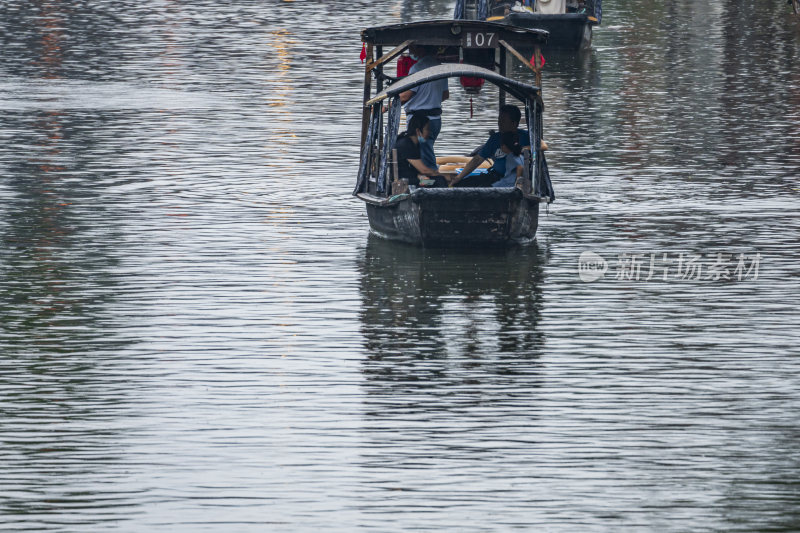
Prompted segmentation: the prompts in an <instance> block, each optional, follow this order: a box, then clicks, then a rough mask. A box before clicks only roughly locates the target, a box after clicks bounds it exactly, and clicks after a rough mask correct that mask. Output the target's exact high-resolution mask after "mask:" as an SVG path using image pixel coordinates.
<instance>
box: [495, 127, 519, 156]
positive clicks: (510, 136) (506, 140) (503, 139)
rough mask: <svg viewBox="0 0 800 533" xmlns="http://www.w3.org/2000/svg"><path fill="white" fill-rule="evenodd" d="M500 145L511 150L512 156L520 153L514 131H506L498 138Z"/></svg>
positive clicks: (516, 135)
mask: <svg viewBox="0 0 800 533" xmlns="http://www.w3.org/2000/svg"><path fill="white" fill-rule="evenodd" d="M500 144H502V145H504V146H505V147H507V148H508V149H509V150H511V153H512V154H514V155H519V154H521V153H522V146H520V145H519V134H517V132H516V131H507V132H505V133H504V134H502V135H501V136H500Z"/></svg>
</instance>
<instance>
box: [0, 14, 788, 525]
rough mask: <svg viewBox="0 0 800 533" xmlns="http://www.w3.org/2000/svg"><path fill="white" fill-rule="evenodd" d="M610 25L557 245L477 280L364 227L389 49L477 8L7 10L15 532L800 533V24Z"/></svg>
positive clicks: (2, 502) (552, 240)
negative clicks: (590, 259)
mask: <svg viewBox="0 0 800 533" xmlns="http://www.w3.org/2000/svg"><path fill="white" fill-rule="evenodd" d="M607 4H609V5H607V6H605V8H606V10H605V19H604V24H603V27H602V28H601V29H600V30H599V31H598V32H597V33H596V36H595V41H594V48H593V50H592V51H591V52H590V53H587V54H583V55H580V56H577V57H576V56H573V55H568V54H558V53H554V52H553V53H551V52H548V53H547V67H546V74H545V78H544V84H543V85H544V94H545V97H546V100H545V101H546V104H547V109H546V125H545V128H546V138H547V140H548V141H549V143H550V145H551V151H550V153H549V154H548V160H549V163H550V166H551V171H552V174H553V177H554V182H555V187H556V192H557V194H558V196H559V198H558V201H557V202H556V203H555V204H553V205H552V206H551V207H550V209H549V213H548V214H546V215H545V214H543V215H542V220H541V230H540V236H539V241H538V243H537V244H536V245H534V246H531V247H528V248H525V249H520V250H511V251H507V252H492V253H476V252H440V251H435V250H417V249H411V248H407V247H404V246H397V245H394V244H390V243H385V242H381V241H379V240H377V239H374V238H372V237H368V235H367V220H366V216H365V213H364V211H363V206H361V205H360V204H359V203H358V202H355V201H354V200H352V199H351V197H350V196H349V192H350V190H351V189H352V185H353V180H354V174H355V168H356V159H357V156H356V153H355V152H354V151H353V147H354V146H356V145H357V142H358V128H359V124H360V117H359V115H358V102H359V101H360V98H361V81H362V74H361V70H360V69H361V68H362V67H361V65H360V63H359V61H358V54H359V51H360V49H361V43H360V40H359V36H358V32H359V30H360V29H361V28H362V27H365V26H367V25H373V24H380V23H389V22H395V21H400V20H410V19H415V20H417V19H424V18H434V17H436V18H438V17H442V16H447V15H448V14H449V13H451V10H452V5H450V3H448V2H443V1H440V0H436V1H433V2H417V1H407V2H395V3H391V2H387V3H384V4H375V3H374V2H363V1H355V2H328V3H325V4H321V5H313V6H312V5H310V4H308V3H307V2H290V1H277V0H268V1H262V2H251V1H230V2H207V1H202V2H191V3H190V4H187V3H179V2H139V3H136V2H129V1H125V2H115V3H111V2H86V1H74V2H64V1H58V0H49V1H48V0H34V1H31V2H16V3H10V2H6V3H0V74H2V75H1V76H0V178H1V179H0V198H2V202H0V311H2V327H0V529H3V530H10V531H99V530H123V531H143V530H148V531H264V530H276V531H306V530H312V529H320V528H325V529H327V530H331V529H332V530H340V531H354V530H365V531H411V530H420V531H429V530H440V531H498V530H501V531H503V530H511V529H518V530H533V529H537V530H539V529H540V530H543V531H618V530H619V529H622V528H624V529H626V530H631V531H676V532H677V531H726V532H727V531H742V532H745V531H747V532H751V531H787V532H788V531H796V530H798V529H800V514H799V513H798V509H799V508H800V505H798V503H800V499H799V496H798V494H800V487H799V486H798V481H797V472H798V469H799V468H798V467H800V464H798V460H797V457H798V456H800V455H799V454H798V444H797V443H798V442H800V434H798V430H797V427H798V415H797V413H798V412H800V409H798V408H800V394H798V390H800V378H798V376H800V368H799V367H800V362H798V361H800V359H798V355H800V352H798V349H797V346H798V341H799V340H800V334H798V333H797V332H798V331H800V328H799V327H798V326H800V324H799V323H798V318H797V309H798V307H800V268H799V267H798V264H799V263H800V261H799V260H800V254H798V250H797V243H798V240H800V222H798V221H800V212H799V211H798V207H797V205H798V203H797V195H798V189H799V187H800V185H798V175H800V96H799V95H800V68H799V67H798V65H800V62H798V58H799V57H800V23H799V22H798V20H797V19H796V18H794V17H792V16H790V15H789V14H788V12H789V7H788V6H786V5H783V4H782V3H781V2H774V3H768V2H755V3H754V2H744V1H742V0H726V1H724V2H716V3H708V2H695V1H691V0H680V1H677V2H671V3H653V2H643V1H641V0H621V1H618V2H613V3H608V2H607ZM517 75H519V76H520V77H525V76H528V74H527V73H526V72H523V71H519V72H517ZM451 90H452V92H453V99H452V100H451V101H449V102H447V103H446V105H445V117H446V120H445V124H444V131H443V134H442V137H441V138H440V140H439V141H438V142H437V146H438V147H439V150H440V151H441V152H451V153H460V152H464V151H466V150H468V149H471V148H472V147H473V146H474V145H476V144H477V143H479V142H480V141H481V139H482V137H484V135H485V132H486V130H488V129H489V128H491V127H492V126H493V121H494V117H493V113H494V112H493V109H494V108H493V105H494V104H493V103H492V102H493V98H494V96H495V95H494V93H493V92H492V91H491V90H487V91H485V92H484V94H482V95H479V96H477V97H475V98H474V102H473V104H474V109H475V118H473V119H470V118H469V109H470V103H469V101H468V100H467V99H466V98H465V97H464V95H463V94H462V92H461V90H460V89H459V88H457V87H456V86H455V85H451ZM585 251H594V252H596V253H598V254H600V255H601V256H602V257H603V258H604V259H606V260H607V261H608V264H609V271H608V272H607V273H606V275H605V277H604V278H603V279H601V280H598V281H595V282H591V283H583V282H581V281H580V279H579V278H578V275H577V271H576V269H577V263H578V258H579V256H580V255H581V253H583V252H585ZM756 253H758V254H760V257H761V259H760V265H759V271H758V276H757V279H756V277H755V276H754V275H753V274H752V273H751V274H750V275H749V276H745V279H742V280H738V279H736V275H735V274H733V269H734V268H735V266H736V258H737V257H738V256H739V254H745V255H746V256H747V257H748V258H752V257H753V256H754V255H755V254H756ZM621 254H638V255H639V256H640V259H641V260H642V261H643V262H644V264H643V266H642V269H643V270H642V273H643V275H642V279H639V280H636V279H617V277H616V276H615V273H616V272H617V271H618V266H619V264H620V261H621V260H624V256H623V257H621ZM651 254H652V255H653V257H655V258H659V259H660V258H662V257H663V256H664V255H666V256H667V257H668V258H669V260H670V261H674V262H677V260H678V258H679V257H680V256H681V254H684V256H685V257H688V256H689V255H690V254H698V255H700V256H701V258H702V261H703V262H704V264H705V265H706V268H708V267H707V265H708V264H709V263H710V262H712V261H713V258H714V257H716V256H717V254H723V255H725V256H726V257H728V258H729V261H731V263H729V266H730V271H731V274H733V276H732V277H733V279H730V280H724V279H723V280H716V281H715V280H713V279H705V278H703V279H677V278H676V276H675V269H676V268H677V265H676V264H675V263H672V264H671V265H666V266H668V267H669V268H671V269H672V270H670V271H669V277H668V279H667V280H664V279H663V277H662V276H661V273H662V270H657V271H656V272H655V275H654V276H653V277H652V278H651V279H650V280H649V281H645V280H644V279H643V278H645V277H647V274H648V270H649V261H650V257H651ZM662 266H665V265H661V264H660V263H658V264H657V267H658V268H659V269H660V268H662ZM708 273H709V272H708V270H705V271H704V276H705V275H707V274H708Z"/></svg>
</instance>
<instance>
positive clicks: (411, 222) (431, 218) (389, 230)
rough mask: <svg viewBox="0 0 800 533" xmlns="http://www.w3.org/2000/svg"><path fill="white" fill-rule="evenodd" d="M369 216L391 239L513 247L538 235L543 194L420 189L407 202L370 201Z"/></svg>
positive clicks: (423, 243)
mask: <svg viewBox="0 0 800 533" xmlns="http://www.w3.org/2000/svg"><path fill="white" fill-rule="evenodd" d="M362 199H364V198H362ZM376 200H377V198H376ZM367 215H368V217H369V223H370V227H371V229H372V231H373V233H375V234H377V235H378V236H380V237H383V238H385V239H391V240H398V241H403V242H407V243H411V244H416V245H420V246H426V247H448V248H449V247H502V246H513V245H517V244H525V243H529V242H532V241H533V240H534V239H535V237H536V230H537V227H538V222H539V199H538V198H535V197H530V196H525V195H523V193H522V191H520V190H519V189H516V188H502V189H500V188H496V189H491V188H474V189H472V188H461V189H460V188H454V189H418V190H416V191H414V193H412V194H411V195H409V196H407V197H405V198H404V199H403V200H401V201H396V202H388V203H387V202H383V203H380V202H377V201H376V202H370V201H367Z"/></svg>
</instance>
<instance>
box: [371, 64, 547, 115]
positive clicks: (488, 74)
mask: <svg viewBox="0 0 800 533" xmlns="http://www.w3.org/2000/svg"><path fill="white" fill-rule="evenodd" d="M461 76H472V77H475V78H483V79H485V80H487V81H489V82H491V83H493V84H495V85H497V86H498V87H500V88H501V89H503V90H505V91H506V92H507V93H509V94H511V95H512V96H514V97H516V98H518V99H519V100H522V101H525V100H533V99H535V98H537V96H538V94H539V88H538V87H536V86H534V85H528V84H527V83H523V82H521V81H516V80H512V79H510V78H506V77H505V76H501V75H500V74H498V73H497V72H494V71H493V70H489V69H485V68H483V67H478V66H475V65H468V64H464V63H446V64H444V65H437V66H435V67H429V68H426V69H424V70H420V71H419V72H416V73H414V74H411V75H410V76H406V77H405V78H402V79H400V80H398V81H397V82H395V83H393V84H392V85H390V86H389V87H387V88H386V90H385V91H383V92H382V93H380V94H379V95H377V96H376V97H375V98H373V99H372V100H369V101H368V102H367V103H366V104H364V106H365V107H367V106H370V105H373V104H376V103H378V102H381V101H383V100H385V99H386V98H389V97H392V96H397V95H398V94H400V93H402V92H403V91H407V90H409V89H413V88H414V87H417V86H419V85H422V84H423V83H427V82H429V81H434V80H440V79H442V78H456V77H461Z"/></svg>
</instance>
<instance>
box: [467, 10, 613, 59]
mask: <svg viewBox="0 0 800 533" xmlns="http://www.w3.org/2000/svg"><path fill="white" fill-rule="evenodd" d="M551 1H552V4H556V3H559V2H560V4H559V6H558V7H557V8H555V9H553V10H551V9H547V8H545V7H542V6H544V5H546V3H549V2H551ZM514 4H515V1H514V0H477V1H473V2H472V3H470V2H468V1H464V0H458V1H457V2H456V8H455V18H457V19H475V20H487V21H491V22H498V23H502V24H510V25H512V26H518V27H520V28H539V29H543V30H546V31H547V32H548V33H549V34H550V38H549V39H548V41H547V45H546V48H548V49H553V48H558V49H568V50H579V49H583V48H588V47H589V46H590V45H591V43H592V28H593V27H594V26H597V25H599V24H600V20H601V19H602V14H603V11H602V4H601V0H574V2H573V4H574V5H571V6H567V5H566V3H565V2H564V0H527V1H524V2H523V4H531V6H522V5H517V6H516V7H515V5H514ZM551 11H555V12H551Z"/></svg>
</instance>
